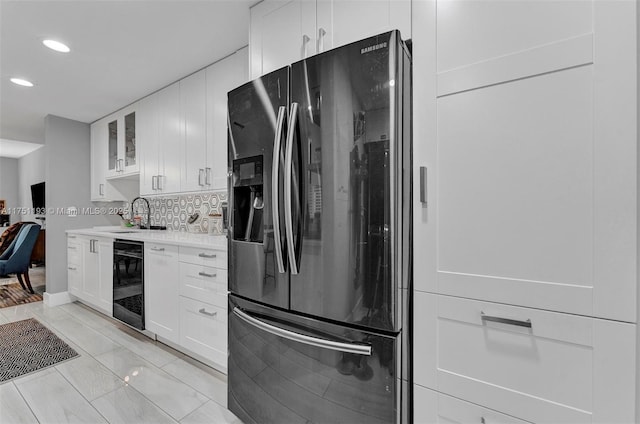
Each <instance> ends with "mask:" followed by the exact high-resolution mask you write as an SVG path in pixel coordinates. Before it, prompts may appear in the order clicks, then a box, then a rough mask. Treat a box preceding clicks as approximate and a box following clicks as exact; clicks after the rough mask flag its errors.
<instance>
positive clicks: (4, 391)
mask: <svg viewBox="0 0 640 424" xmlns="http://www.w3.org/2000/svg"><path fill="white" fill-rule="evenodd" d="M37 422H38V420H37V419H36V417H35V416H34V415H33V413H32V412H31V409H29V406H28V405H27V403H26V402H25V401H24V399H22V396H21V395H20V392H18V389H17V388H16V386H15V385H14V384H13V383H5V384H3V385H1V386H0V423H7V424H9V423H11V424H31V423H37Z"/></svg>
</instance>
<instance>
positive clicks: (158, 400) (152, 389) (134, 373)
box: [96, 348, 209, 420]
mask: <svg viewBox="0 0 640 424" xmlns="http://www.w3.org/2000/svg"><path fill="white" fill-rule="evenodd" d="M96 359H97V360H98V361H100V362H101V363H102V364H104V365H105V366H106V367H107V368H109V369H110V370H112V371H114V372H115V373H116V374H117V375H118V376H119V377H120V378H122V379H123V380H124V381H125V382H126V383H128V384H130V385H131V386H132V387H133V388H135V389H136V390H138V391H139V392H140V393H142V394H143V395H144V396H145V397H147V398H148V399H149V400H151V401H152V402H153V403H155V404H156V405H159V406H161V407H162V409H163V410H164V411H165V412H167V413H168V414H169V415H171V416H172V417H173V418H175V419H177V420H180V419H182V418H183V417H184V416H186V415H187V414H189V413H190V412H192V411H194V410H195V409H196V408H198V407H199V406H201V405H202V404H204V403H205V402H207V401H208V400H209V399H208V398H207V397H205V396H204V395H202V394H201V393H199V392H197V391H196V390H194V389H193V388H191V387H189V386H188V385H186V384H185V383H183V382H182V381H180V380H178V379H176V378H174V377H172V376H171V375H169V374H167V373H166V372H164V371H163V370H161V369H160V368H158V367H156V366H155V365H153V364H151V363H150V362H148V361H145V360H144V359H142V358H140V357H139V356H137V355H135V354H133V353H132V352H131V351H129V350H127V349H124V348H121V349H117V350H114V351H111V352H107V353H104V354H102V355H99V356H97V357H96Z"/></svg>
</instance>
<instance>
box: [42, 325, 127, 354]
mask: <svg viewBox="0 0 640 424" xmlns="http://www.w3.org/2000/svg"><path fill="white" fill-rule="evenodd" d="M50 325H52V326H53V327H54V328H56V329H57V330H59V331H60V332H61V333H62V334H64V336H65V337H66V338H68V339H69V340H71V341H72V342H73V343H75V344H77V345H78V346H79V347H80V348H81V349H83V350H85V351H87V352H88V353H90V354H92V355H100V354H102V353H105V352H109V351H111V350H114V349H117V348H118V347H120V345H118V344H117V343H115V342H114V341H113V340H111V339H110V338H108V337H106V336H104V335H102V334H100V333H99V332H97V331H96V330H94V329H93V328H90V327H87V326H85V325H83V324H82V323H81V322H80V321H78V320H76V319H73V318H70V319H65V320H60V321H56V322H55V323H50Z"/></svg>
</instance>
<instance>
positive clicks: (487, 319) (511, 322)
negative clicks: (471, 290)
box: [480, 311, 532, 328]
mask: <svg viewBox="0 0 640 424" xmlns="http://www.w3.org/2000/svg"><path fill="white" fill-rule="evenodd" d="M480 318H482V323H483V324H484V323H485V322H497V323H500V324H508V325H515V326H516V327H526V328H532V323H531V320H530V319H527V320H518V319H511V318H503V317H496V316H492V315H485V313H484V312H482V311H480Z"/></svg>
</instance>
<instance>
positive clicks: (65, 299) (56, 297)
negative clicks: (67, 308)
mask: <svg viewBox="0 0 640 424" xmlns="http://www.w3.org/2000/svg"><path fill="white" fill-rule="evenodd" d="M42 299H43V301H44V304H45V305H47V306H59V305H64V304H65V303H71V302H73V299H72V298H71V295H69V292H67V291H63V292H60V293H48V292H44V295H43V296H42Z"/></svg>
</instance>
